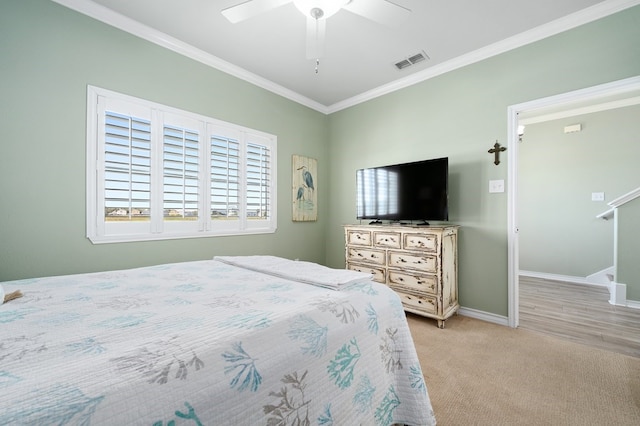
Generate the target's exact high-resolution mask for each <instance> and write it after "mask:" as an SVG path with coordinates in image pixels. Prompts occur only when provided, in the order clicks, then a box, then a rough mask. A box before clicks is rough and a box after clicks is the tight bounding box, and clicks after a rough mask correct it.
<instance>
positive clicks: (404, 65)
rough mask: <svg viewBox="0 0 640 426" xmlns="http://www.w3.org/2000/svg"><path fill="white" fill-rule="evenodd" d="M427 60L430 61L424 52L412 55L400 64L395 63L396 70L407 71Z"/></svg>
mask: <svg viewBox="0 0 640 426" xmlns="http://www.w3.org/2000/svg"><path fill="white" fill-rule="evenodd" d="M426 59H429V56H428V55H427V54H426V53H425V52H424V51H421V52H418V53H416V54H415V55H411V56H409V57H408V58H405V59H403V60H401V61H399V62H396V63H395V66H396V68H398V69H399V70H402V69H405V68H407V67H410V66H411V65H415V64H417V63H418V62H422V61H424V60H426Z"/></svg>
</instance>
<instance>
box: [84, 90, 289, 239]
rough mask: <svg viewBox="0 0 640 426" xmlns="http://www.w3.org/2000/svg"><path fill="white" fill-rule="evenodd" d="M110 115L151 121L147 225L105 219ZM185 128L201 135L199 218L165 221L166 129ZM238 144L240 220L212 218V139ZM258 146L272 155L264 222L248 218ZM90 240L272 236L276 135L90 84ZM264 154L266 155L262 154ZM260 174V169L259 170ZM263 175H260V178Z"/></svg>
mask: <svg viewBox="0 0 640 426" xmlns="http://www.w3.org/2000/svg"><path fill="white" fill-rule="evenodd" d="M106 111H111V112H114V113H118V114H123V115H126V116H132V117H137V118H141V119H145V120H148V121H150V123H151V136H150V138H151V154H150V167H151V177H150V206H151V208H150V212H151V213H150V218H149V220H148V221H141V222H136V221H123V222H113V221H107V220H105V208H104V206H105V198H106V195H105V113H106ZM165 124H166V125H173V126H181V127H183V128H185V129H189V130H190V131H193V132H196V133H197V134H198V153H199V155H198V164H199V165H198V190H197V193H198V195H197V197H198V204H197V205H198V217H197V219H195V220H184V221H167V220H165V219H164V214H163V210H164V208H165V205H164V201H163V197H164V195H163V182H164V175H163V173H164V169H163V157H164V145H163V130H164V126H165ZM214 135H215V136H218V137H224V138H229V139H233V140H234V141H237V142H238V143H239V191H238V192H239V200H238V205H239V207H238V218H237V219H235V220H212V219H211V200H212V196H211V174H210V171H211V145H210V141H211V137H212V136H214ZM250 144H252V145H258V146H259V147H260V148H262V149H263V150H264V151H266V152H267V153H268V154H269V156H268V160H265V164H268V165H267V166H265V167H264V168H265V169H266V171H267V177H266V178H265V179H264V180H265V181H266V184H265V186H262V185H260V188H264V189H262V191H263V193H264V194H265V196H266V198H267V199H268V208H267V209H266V210H267V216H266V218H262V219H261V218H258V219H251V220H249V218H248V216H247V203H248V201H249V200H248V199H247V187H248V182H247V168H246V165H247V162H248V159H247V147H248V146H249V145H250ZM86 146H87V160H86V161H87V177H86V179H87V189H86V190H87V206H86V208H87V209H86V214H87V238H88V239H89V240H90V241H91V242H92V243H94V244H102V243H119V242H131V241H149V240H167V239H178V238H200V237H215V236H222V235H246V234H265V233H274V232H275V231H276V229H277V193H276V188H277V161H276V159H277V137H276V136H274V135H271V134H268V133H265V132H261V131H258V130H254V129H250V128H246V127H243V126H238V125H235V124H232V123H227V122H224V121H220V120H217V119H214V118H211V117H206V116H203V115H200V114H195V113H192V112H187V111H182V110H179V109H176V108H172V107H169V106H166V105H162V104H158V103H155V102H151V101H147V100H144V99H140V98H136V97H133V96H129V95H124V94H121V93H117V92H114V91H111V90H107V89H102V88H99V87H95V86H91V85H89V86H87V145H86ZM260 152H262V151H260ZM261 170H262V169H261ZM260 176H262V174H261V175H260Z"/></svg>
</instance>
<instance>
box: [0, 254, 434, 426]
mask: <svg viewBox="0 0 640 426" xmlns="http://www.w3.org/2000/svg"><path fill="white" fill-rule="evenodd" d="M3 286H4V289H5V291H7V292H10V291H13V290H17V289H20V290H22V292H23V293H24V297H22V298H21V299H16V300H13V301H11V302H10V303H7V304H4V305H0V424H17V425H19V424H33V425H49V424H56V425H66V424H74V425H75V424H81V425H103V424H105V425H106V424H109V425H134V424H135V425H138V424H140V425H145V424H146V425H154V426H161V425H171V426H180V425H252V426H253V425H391V424H394V423H399V424H408V425H416V426H417V425H432V424H435V419H434V417H433V412H432V409H431V403H430V401H429V396H428V393H427V389H426V386H425V382H424V378H423V375H422V371H421V367H420V365H419V363H418V358H417V356H416V352H415V348H414V345H413V341H412V339H411V335H410V333H409V329H408V326H407V322H406V318H405V315H404V312H403V309H402V305H401V303H400V300H399V298H398V297H397V296H396V295H395V293H393V291H391V290H390V289H388V288H387V287H386V286H384V285H381V284H377V283H374V282H373V281H370V282H361V283H356V284H351V285H348V286H345V287H343V288H342V289H341V290H340V291H336V290H332V289H327V288H323V287H318V286H314V285H311V284H305V283H300V282H296V281H293V280H287V279H283V278H281V277H276V276H272V275H267V274H264V273H260V272H256V271H252V270H247V269H243V268H239V267H236V266H232V265H229V264H225V263H222V262H218V261H216V260H208V261H196V262H184V263H175V264H166V265H159V266H153V267H145V268H138V269H130V270H121V271H111V272H102V273H93V274H80V275H68V276H61V277H47V278H38V279H31V280H20V281H10V282H5V283H3Z"/></svg>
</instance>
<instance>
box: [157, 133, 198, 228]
mask: <svg viewBox="0 0 640 426" xmlns="http://www.w3.org/2000/svg"><path fill="white" fill-rule="evenodd" d="M198 138H199V136H198V132H197V131H194V130H188V129H184V128H180V127H176V126H169V125H165V126H164V129H163V145H162V151H163V161H162V175H163V216H164V218H165V220H167V219H171V220H174V219H182V220H194V219H197V218H198V203H199V179H198V174H199V170H200V168H199V162H200V152H199V147H198V145H199V140H198Z"/></svg>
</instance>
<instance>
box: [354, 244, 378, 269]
mask: <svg viewBox="0 0 640 426" xmlns="http://www.w3.org/2000/svg"><path fill="white" fill-rule="evenodd" d="M347 261H353V262H367V263H375V264H376V265H382V266H384V265H385V256H384V250H375V249H366V248H356V247H349V248H348V249H347Z"/></svg>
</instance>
